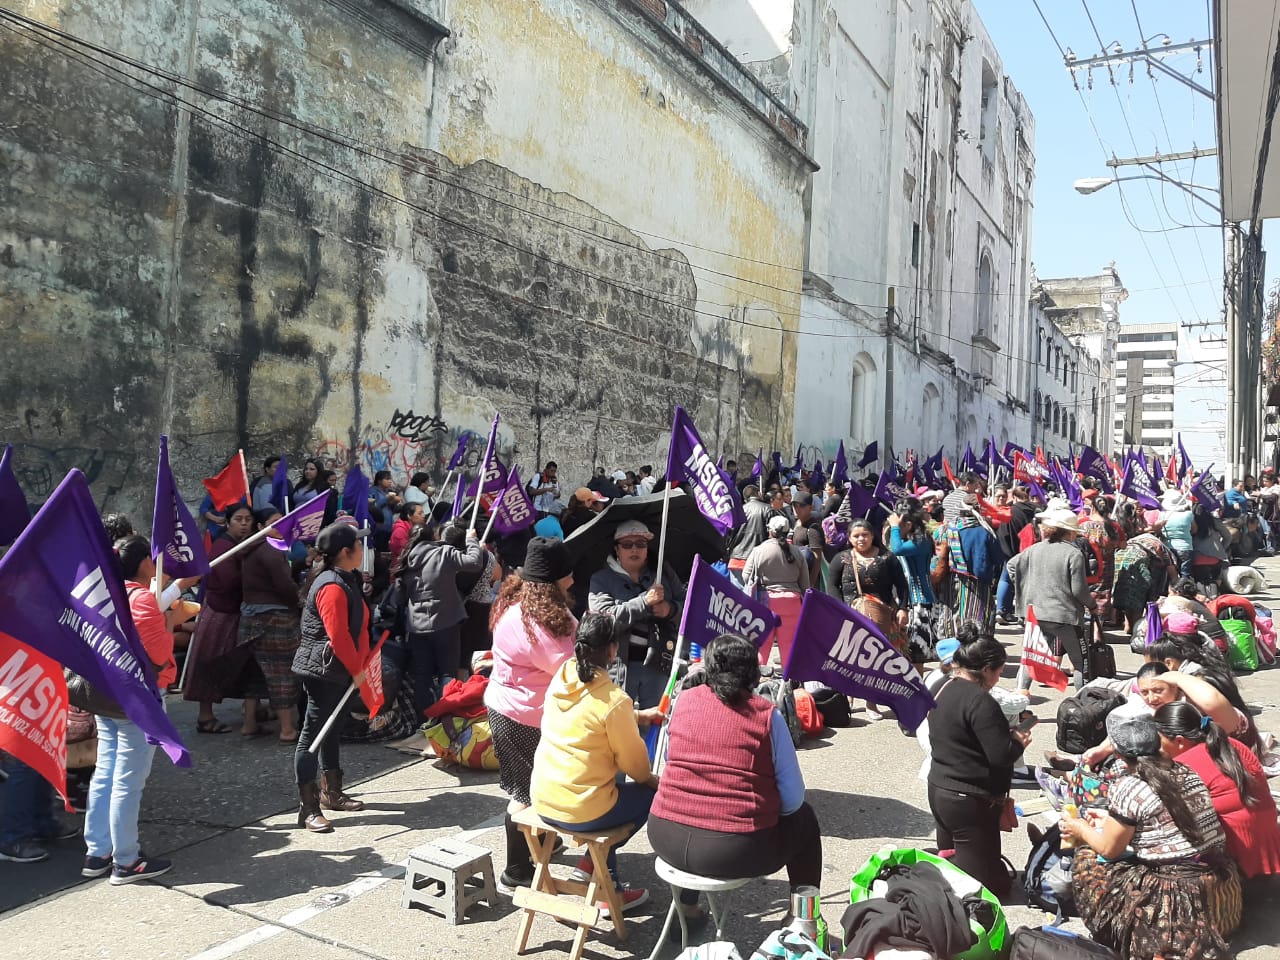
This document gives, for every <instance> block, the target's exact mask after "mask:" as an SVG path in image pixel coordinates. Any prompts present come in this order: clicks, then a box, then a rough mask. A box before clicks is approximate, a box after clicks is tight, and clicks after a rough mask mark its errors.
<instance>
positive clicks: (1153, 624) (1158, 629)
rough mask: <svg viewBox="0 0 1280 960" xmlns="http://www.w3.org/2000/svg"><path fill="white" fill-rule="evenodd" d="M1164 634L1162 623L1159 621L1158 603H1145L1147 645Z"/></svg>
mask: <svg viewBox="0 0 1280 960" xmlns="http://www.w3.org/2000/svg"><path fill="white" fill-rule="evenodd" d="M1163 636H1164V624H1163V623H1161V622H1160V604H1158V603H1148V604H1147V646H1148V647H1149V646H1151V645H1152V644H1153V643H1155V642H1156V641H1157V640H1159V639H1160V638H1161V637H1163Z"/></svg>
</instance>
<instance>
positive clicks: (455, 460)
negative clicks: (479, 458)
mask: <svg viewBox="0 0 1280 960" xmlns="http://www.w3.org/2000/svg"><path fill="white" fill-rule="evenodd" d="M470 439H471V433H470V431H467V430H463V431H462V433H461V435H459V437H458V449H456V450H454V451H453V456H452V457H450V458H449V465H448V466H447V467H445V469H446V470H450V471H451V470H457V469H458V468H459V467H460V466H462V461H463V460H464V459H465V458H466V456H467V441H468V440H470Z"/></svg>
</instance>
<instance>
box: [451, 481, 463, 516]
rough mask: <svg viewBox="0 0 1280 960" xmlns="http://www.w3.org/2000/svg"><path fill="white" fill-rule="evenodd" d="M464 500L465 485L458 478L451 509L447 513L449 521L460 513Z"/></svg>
mask: <svg viewBox="0 0 1280 960" xmlns="http://www.w3.org/2000/svg"><path fill="white" fill-rule="evenodd" d="M466 499H467V484H466V482H465V480H464V478H462V477H459V478H458V486H457V488H456V489H455V490H454V491H453V509H452V510H450V511H449V519H450V520H452V519H453V518H454V517H456V516H458V515H459V514H461V513H462V505H463V504H464V503H465V502H466Z"/></svg>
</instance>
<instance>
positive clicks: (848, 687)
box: [782, 590, 935, 730]
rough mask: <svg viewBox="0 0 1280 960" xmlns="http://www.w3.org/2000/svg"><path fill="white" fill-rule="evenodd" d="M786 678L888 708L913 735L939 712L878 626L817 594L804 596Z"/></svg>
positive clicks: (914, 672)
mask: <svg viewBox="0 0 1280 960" xmlns="http://www.w3.org/2000/svg"><path fill="white" fill-rule="evenodd" d="M782 675H783V677H785V678H786V679H788V680H799V681H802V682H803V681H807V680H818V681H821V682H822V683H825V684H826V685H827V686H829V687H831V688H832V689H833V690H835V691H837V692H838V693H843V694H844V695H845V696H847V697H859V698H865V699H867V700H870V701H871V702H872V703H878V704H884V705H885V706H887V707H890V708H892V710H893V712H894V713H896V714H897V715H898V720H899V722H900V723H902V724H903V725H904V726H906V727H908V728H909V729H912V730H914V729H915V728H916V727H918V726H920V724H921V722H922V721H923V720H924V719H925V717H927V716H928V715H929V711H930V710H932V709H933V707H934V706H935V703H934V699H933V695H932V694H931V693H929V691H928V690H927V689H926V688H925V685H924V681H923V680H921V679H920V676H919V674H917V673H916V671H915V667H913V666H912V665H911V661H910V660H908V659H907V658H906V657H905V656H903V655H902V654H901V653H899V652H898V651H897V650H895V649H894V648H893V645H892V644H890V643H889V641H888V640H887V639H886V638H885V636H884V634H883V633H881V632H880V630H879V628H878V627H876V625H875V624H874V623H872V622H871V621H870V620H868V619H867V618H866V617H864V616H862V614H860V613H857V612H855V611H853V610H851V609H849V607H847V606H845V605H844V604H843V603H841V602H840V601H839V600H836V599H835V598H834V597H829V596H827V595H826V594H825V593H820V592H818V591H816V590H809V591H808V592H806V593H805V595H804V604H803V605H802V606H801V608H800V619H799V620H797V621H796V637H795V640H794V641H793V642H792V644H791V656H790V657H788V658H787V663H786V666H785V668H784V669H783V672H782Z"/></svg>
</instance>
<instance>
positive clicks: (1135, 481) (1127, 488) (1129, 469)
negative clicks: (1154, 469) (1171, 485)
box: [1120, 457, 1160, 510]
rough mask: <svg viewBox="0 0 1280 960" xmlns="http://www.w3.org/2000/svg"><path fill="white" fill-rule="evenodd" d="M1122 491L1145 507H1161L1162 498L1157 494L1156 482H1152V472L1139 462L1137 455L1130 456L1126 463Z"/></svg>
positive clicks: (1156, 508)
mask: <svg viewBox="0 0 1280 960" xmlns="http://www.w3.org/2000/svg"><path fill="white" fill-rule="evenodd" d="M1120 492H1121V493H1123V494H1124V495H1125V496H1126V497H1131V498H1133V499H1134V500H1137V501H1138V502H1139V503H1140V504H1142V505H1143V506H1144V507H1151V509H1153V510H1159V509H1160V499H1159V497H1157V496H1156V490H1155V484H1154V483H1152V482H1151V474H1149V473H1147V468H1146V467H1144V466H1143V465H1142V463H1141V462H1139V460H1138V458H1137V457H1130V458H1129V459H1128V460H1126V461H1125V464H1124V477H1123V479H1122V480H1121V481H1120Z"/></svg>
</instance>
